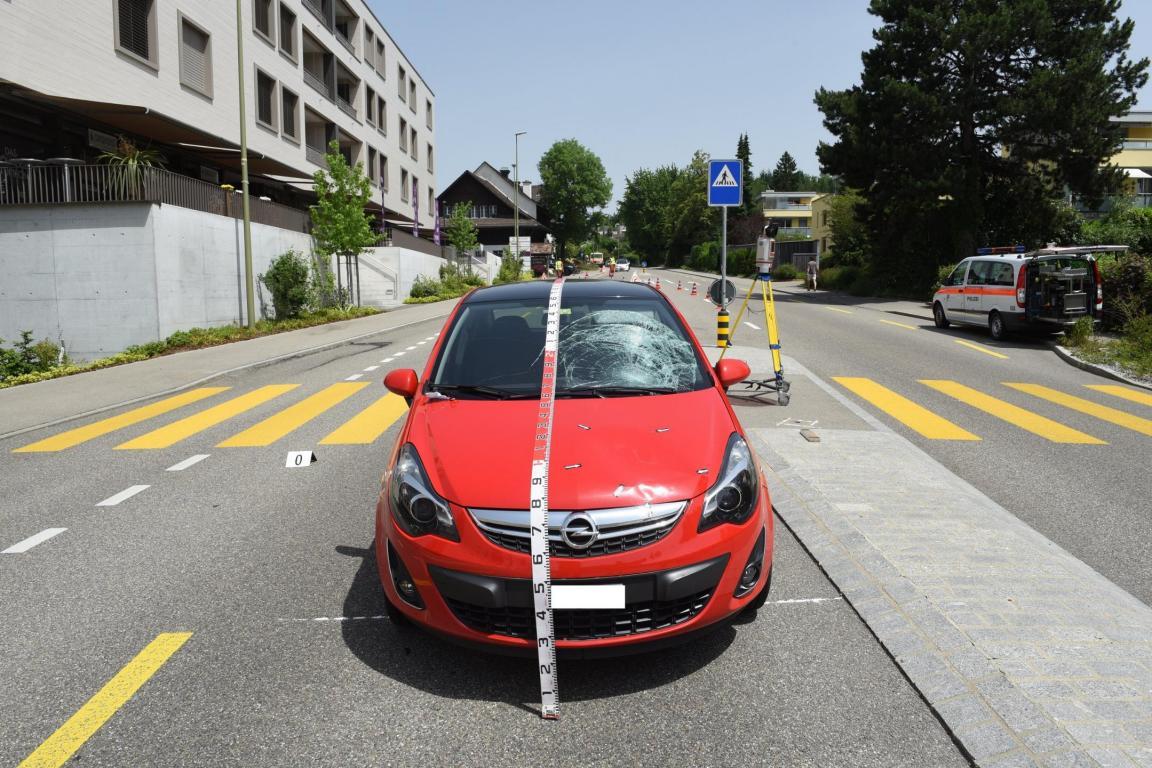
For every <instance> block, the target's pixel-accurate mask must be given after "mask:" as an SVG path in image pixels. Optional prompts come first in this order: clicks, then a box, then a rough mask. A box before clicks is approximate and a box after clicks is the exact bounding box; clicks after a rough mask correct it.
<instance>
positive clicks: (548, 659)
mask: <svg viewBox="0 0 1152 768" xmlns="http://www.w3.org/2000/svg"><path fill="white" fill-rule="evenodd" d="M563 288H564V278H563V277H560V278H558V279H557V280H556V282H554V283H553V284H552V290H551V292H550V293H549V294H548V319H547V325H546V327H545V333H544V376H543V379H542V380H541V382H540V406H539V409H538V410H537V412H536V439H535V440H534V441H533V443H532V490H531V494H530V496H529V499H530V500H531V501H530V504H531V506H530V510H531V528H532V530H531V541H532V609H533V611H534V612H535V615H536V662H537V667H538V669H539V671H540V716H541V717H543V718H544V719H545V720H559V719H560V693H559V689H558V687H557V684H556V632H555V629H554V628H553V626H552V554H551V551H550V549H549V546H548V463H549V461H550V459H551V456H552V415H553V413H554V411H555V404H556V353H557V350H558V349H559V347H560V292H561V290H563Z"/></svg>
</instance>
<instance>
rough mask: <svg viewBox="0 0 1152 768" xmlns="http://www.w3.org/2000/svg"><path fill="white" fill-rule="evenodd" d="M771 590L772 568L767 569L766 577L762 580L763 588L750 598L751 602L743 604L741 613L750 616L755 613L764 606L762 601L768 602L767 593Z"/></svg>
mask: <svg viewBox="0 0 1152 768" xmlns="http://www.w3.org/2000/svg"><path fill="white" fill-rule="evenodd" d="M771 591H772V569H771V568H769V569H768V578H766V579H765V580H764V589H762V590H760V594H758V595H756V597H754V598H752V602H750V603H748V605H746V606H744V610H742V611H741V613H742V614H744V615H746V616H750V615H752V614H755V613H756V611H758V610H760V609H761V608H763V607H764V603H766V602H768V593H769V592H771Z"/></svg>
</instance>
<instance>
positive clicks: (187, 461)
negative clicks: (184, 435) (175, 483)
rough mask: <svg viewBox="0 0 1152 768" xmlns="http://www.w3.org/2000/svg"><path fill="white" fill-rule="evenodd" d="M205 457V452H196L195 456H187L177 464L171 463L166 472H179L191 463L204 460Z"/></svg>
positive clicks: (206, 455)
mask: <svg viewBox="0 0 1152 768" xmlns="http://www.w3.org/2000/svg"><path fill="white" fill-rule="evenodd" d="M206 458H208V454H207V453H198V454H196V455H195V456H189V457H188V458H187V459H184V461H182V462H180V463H179V464H173V465H172V466H170V467H168V469H167V471H168V472H181V471H183V470H185V469H188V467H190V466H192V465H193V464H199V463H200V462H202V461H204V459H206Z"/></svg>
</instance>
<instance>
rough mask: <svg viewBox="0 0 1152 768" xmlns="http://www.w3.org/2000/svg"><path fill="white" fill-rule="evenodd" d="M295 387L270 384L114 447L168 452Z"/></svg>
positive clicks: (124, 449)
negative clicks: (193, 436) (177, 444)
mask: <svg viewBox="0 0 1152 768" xmlns="http://www.w3.org/2000/svg"><path fill="white" fill-rule="evenodd" d="M298 386H300V385H299V384H270V385H268V386H266V387H260V388H259V389H255V390H253V391H251V392H248V393H247V394H243V395H240V396H239V397H234V398H232V399H231V400H229V401H227V402H225V403H220V405H217V406H214V407H212V408H209V409H208V410H206V411H201V412H200V413H194V414H192V415H191V416H189V417H187V418H184V419H180V421H176V422H173V423H171V424H169V425H167V426H165V427H160V429H156V430H153V431H151V432H149V433H148V434H146V435H141V436H140V437H138V438H136V439H135V440H129V441H128V442H126V443H122V444H120V445H118V446H116V450H118V451H130V450H153V449H156V448H168V447H169V446H172V445H175V444H176V443H178V442H180V441H181V440H184V439H186V438H189V437H191V436H192V435H195V434H197V433H199V432H203V431H204V430H206V429H208V428H210V427H214V426H216V425H217V424H220V423H222V422H225V421H227V420H228V419H230V418H232V417H233V416H238V415H239V414H241V413H244V412H245V411H249V410H252V409H253V408H255V407H256V406H258V405H262V404H264V403H266V402H268V401H269V400H271V399H272V398H274V397H279V396H280V395H282V394H284V393H285V392H291V391H292V390H294V389H296V388H297V387H298Z"/></svg>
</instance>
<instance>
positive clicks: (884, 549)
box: [751, 429, 1152, 768]
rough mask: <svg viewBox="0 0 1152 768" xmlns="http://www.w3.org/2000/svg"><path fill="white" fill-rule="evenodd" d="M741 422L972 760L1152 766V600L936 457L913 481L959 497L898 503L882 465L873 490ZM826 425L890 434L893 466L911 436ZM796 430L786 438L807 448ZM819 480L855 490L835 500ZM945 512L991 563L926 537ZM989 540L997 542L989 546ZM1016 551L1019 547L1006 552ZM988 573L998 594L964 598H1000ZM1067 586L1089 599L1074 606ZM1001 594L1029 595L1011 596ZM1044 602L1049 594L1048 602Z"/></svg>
mask: <svg viewBox="0 0 1152 768" xmlns="http://www.w3.org/2000/svg"><path fill="white" fill-rule="evenodd" d="M751 436H752V438H753V441H754V443H755V445H756V448H757V451H758V453H759V454H760V458H761V460H762V461H763V462H764V463H765V464H766V465H767V466H766V470H767V472H768V477H769V485H770V487H771V489H772V497H773V505H774V507H775V508H776V511H777V513H778V514H779V516H780V518H781V519H782V520H783V521H784V522H785V524H786V525H787V526H788V527H789V528H790V529H791V530H792V532H793V533H794V534H796V536H797V538H798V539H799V540H800V542H801V543H802V544H803V546H804V547H805V548H806V549H807V550H808V552H809V553H810V554H811V555H812V557H813V558H814V559H815V560H816V562H817V563H818V564H819V565H820V567H821V568H822V569H824V571H825V572H826V573H827V574H828V576H829V578H830V579H831V580H832V582H833V583H834V584H835V585H836V586H837V588H838V589H839V590H840V591H841V592H842V593H843V595H844V597H845V599H846V600H847V601H848V602H849V604H850V605H851V606H852V607H853V608H854V610H855V611H856V612H857V613H858V614H859V615H860V617H861V619H862V620H863V621H864V622H865V623H866V625H867V626H868V627H869V629H870V630H871V631H872V632H873V634H874V635H875V636H876V638H877V639H878V640H879V641H880V643H881V644H882V645H883V646H884V648H885V649H886V650H887V651H888V653H889V654H890V655H891V656H892V658H893V659H894V660H895V662H896V663H897V664H898V666H899V667H900V668H901V670H902V671H903V672H904V674H905V675H906V676H907V678H908V679H909V680H910V681H911V683H912V684H913V685H914V686H915V687H916V689H917V690H918V691H919V692H920V693H921V695H922V696H923V697H924V699H925V701H926V702H927V703H928V704H929V705H930V706H931V707H932V709H933V711H934V712H935V713H936V715H937V716H938V717H939V718H940V720H941V721H942V722H943V723H944V725H945V726H946V727H947V728H948V730H949V732H950V733H951V734H952V735H953V737H954V738H955V740H956V741H957V743H958V744H959V745H960V746H961V747H962V749H963V750H964V752H965V753H966V754H967V755H968V756H969V757H970V758H971V759H972V760H973V761H974V762H975V763H976V764H977V765H980V766H989V767H994V768H1007V767H1008V766H1035V767H1037V768H1039V767H1040V766H1044V767H1048V766H1052V767H1053V768H1055V766H1065V765H1070V766H1080V765H1083V766H1113V765H1115V766H1152V705H1149V701H1152V610H1149V609H1148V607H1147V606H1145V605H1144V604H1143V603H1141V602H1140V601H1138V600H1136V598H1134V597H1132V596H1131V595H1128V593H1126V592H1123V590H1120V589H1119V588H1118V587H1116V586H1115V585H1112V584H1111V583H1110V582H1107V580H1105V579H1104V578H1103V577H1102V576H1100V575H1099V574H1097V573H1096V572H1095V571H1093V570H1092V569H1091V568H1089V567H1088V566H1087V565H1085V564H1083V563H1082V562H1080V561H1079V560H1077V559H1076V558H1074V557H1072V556H1071V555H1070V554H1068V553H1067V552H1064V551H1063V550H1062V549H1060V548H1059V547H1057V546H1056V545H1054V544H1052V543H1051V542H1049V541H1048V540H1047V539H1045V538H1044V537H1042V536H1040V534H1038V533H1036V532H1035V531H1033V530H1032V529H1031V528H1028V526H1026V525H1024V524H1023V523H1021V522H1020V521H1019V520H1017V519H1016V518H1014V517H1012V516H1011V515H1010V514H1009V513H1008V512H1007V511H1005V510H1003V508H1001V507H999V506H998V505H996V504H995V502H992V501H991V500H990V499H987V497H984V496H983V495H982V494H980V493H979V492H978V491H976V489H974V488H971V487H970V486H968V487H967V489H965V486H967V484H966V483H964V482H963V481H961V480H960V479H959V478H955V476H954V475H953V476H951V479H946V478H944V476H943V475H942V474H941V475H940V476H939V477H932V476H931V475H933V473H936V472H938V473H946V472H947V470H945V469H944V468H943V467H940V466H939V465H935V467H931V466H929V464H928V463H929V462H930V463H931V464H935V462H934V461H933V460H931V459H930V457H927V455H926V454H925V455H924V456H923V459H925V460H926V463H925V464H924V466H923V467H920V466H917V467H916V468H917V469H919V470H921V473H920V476H919V477H918V478H917V480H916V483H919V484H921V485H923V484H925V483H926V484H928V485H929V486H931V487H937V490H938V491H940V492H942V493H940V494H939V495H942V496H944V497H945V498H947V497H948V496H949V495H951V496H952V497H953V498H954V499H955V501H956V503H955V504H954V505H953V506H952V508H951V509H950V510H949V514H948V515H944V516H942V517H941V516H939V515H937V516H936V518H934V517H933V512H932V511H926V512H924V513H920V512H919V511H918V508H917V506H916V503H915V502H912V503H910V504H907V505H905V506H903V507H901V506H900V502H899V501H898V500H897V499H898V498H899V496H900V495H902V494H899V489H897V488H893V487H892V486H893V477H894V476H893V475H887V476H879V477H877V478H876V480H875V483H874V484H873V488H874V493H872V494H869V493H867V490H866V489H867V486H868V480H867V478H865V477H863V475H858V476H857V477H845V475H850V474H851V470H850V469H849V470H848V471H847V472H845V471H844V467H843V466H841V467H840V468H839V469H838V470H837V471H835V472H828V470H819V469H815V468H814V467H815V464H811V463H807V462H809V461H814V460H812V459H804V460H802V461H801V462H800V464H798V465H797V464H796V463H795V462H794V461H790V460H789V459H788V458H786V457H785V456H783V455H781V453H779V452H778V451H777V450H776V449H775V448H774V447H773V445H772V444H770V443H773V444H776V445H782V444H788V445H790V443H783V442H782V441H786V440H787V439H788V438H789V437H791V434H789V433H788V431H787V430H770V429H760V430H752V433H751ZM823 437H824V442H823V443H821V444H817V445H823V446H827V445H828V442H829V440H831V442H832V444H833V445H835V444H836V443H837V440H838V437H839V438H842V441H843V443H842V444H843V445H845V446H848V447H849V448H851V449H860V450H861V452H863V450H864V449H867V450H870V453H871V455H872V457H873V463H874V464H875V463H876V462H879V461H881V460H880V459H879V458H877V457H879V456H881V455H882V454H883V453H884V451H885V450H886V447H887V448H891V449H892V456H891V458H893V459H903V460H904V462H903V463H902V464H901V467H902V468H907V467H909V466H910V465H911V464H913V463H915V459H916V458H917V457H915V456H914V452H919V449H918V448H915V447H914V446H912V445H911V444H905V441H903V440H902V438H899V436H896V435H894V434H885V433H877V432H866V433H859V432H857V433H855V436H849V435H847V434H844V435H842V436H838V435H836V434H835V433H831V434H830V433H827V432H826V433H823ZM796 440H797V443H796V449H795V450H796V451H811V450H812V446H811V445H810V444H807V443H803V445H801V443H802V442H803V441H800V440H799V438H798V437H797V438H796ZM854 441H855V442H854ZM857 443H859V445H857ZM788 450H789V453H790V454H793V453H795V452H794V451H792V449H791V448H789V449H788ZM815 450H824V449H821V448H817V449H815ZM796 455H798V456H799V455H801V454H796ZM821 461H823V459H821ZM853 464H855V462H853ZM928 470H931V471H928ZM821 471H824V472H826V474H825V475H824V476H819V477H817V476H818V475H820V472H821ZM948 474H949V475H951V473H948ZM814 477H817V479H816V480H813V478H814ZM909 485H913V483H911V482H910V483H909ZM818 486H823V487H818ZM938 486H946V489H945V487H938ZM829 488H831V489H832V492H833V493H834V494H838V495H839V498H840V499H848V498H853V499H855V501H850V502H849V501H841V502H840V503H835V502H834V500H833V498H830V497H829V496H828V489H829ZM862 489H863V491H864V492H861V491H862ZM919 490H921V491H924V490H926V489H925V488H920V489H919ZM945 491H946V492H945ZM916 492H917V489H915V488H913V489H911V490H909V491H908V492H907V493H909V494H915V493H916ZM961 494H962V495H961ZM889 500H897V501H895V502H894V503H888V501H889ZM953 516H954V517H955V519H956V520H958V521H959V522H958V523H957V525H956V527H955V529H954V530H955V532H956V533H957V534H958V535H959V534H961V533H963V532H965V531H966V530H968V529H970V532H974V533H975V534H976V535H975V536H974V538H975V539H977V540H975V541H973V542H972V544H973V545H974V549H975V548H978V547H979V545H983V550H984V551H986V552H987V553H988V554H987V555H986V556H983V560H986V561H987V568H988V571H989V573H980V572H979V571H975V570H973V571H971V573H972V575H971V577H967V578H966V577H964V576H962V575H957V574H962V573H967V572H968V571H967V570H965V568H967V567H968V564H967V563H964V564H962V565H963V567H961V566H958V565H957V555H956V553H957V552H958V551H961V552H964V553H965V554H964V557H965V558H968V559H971V560H972V561H974V563H976V564H977V565H978V564H979V563H980V562H982V556H981V555H980V553H979V552H968V551H967V548H966V547H960V548H958V547H957V544H956V541H955V540H954V539H953V538H952V537H940V538H937V539H934V538H933V536H934V533H933V526H934V525H935V526H938V525H939V524H940V521H941V520H942V519H943V520H944V521H945V524H947V523H949V522H951V520H950V519H949V518H951V517H953ZM965 518H967V519H965ZM980 539H982V540H980ZM997 542H1000V543H1001V544H1002V548H1003V550H1004V552H1003V553H997V552H994V551H993V548H994V547H995V546H996V544H997ZM1021 554H1023V555H1026V556H1027V560H1026V562H1016V561H1015V560H1014V558H1018V557H1019V556H1020V555H1021ZM910 564H913V565H915V566H916V567H912V566H911V565H910ZM998 569H999V571H998V572H1000V573H1002V574H1003V575H1004V578H1003V585H1002V587H997V586H995V584H998V583H999V582H998V581H997V578H998V577H996V578H994V577H993V575H995V574H994V572H997V570H998ZM1033 569H1039V570H1040V573H1039V575H1038V576H1036V577H1035V578H1034V577H1033V575H1032V572H1033ZM950 571H951V573H950ZM990 574H993V575H990ZM998 589H999V590H1000V591H1001V592H1002V595H1003V594H1006V595H1009V596H1008V597H1007V598H1006V599H1007V600H1008V601H1009V602H1008V603H1003V604H1002V607H999V608H995V609H993V610H991V611H990V610H986V609H984V608H983V607H981V608H976V607H973V606H987V605H989V604H992V603H994V602H997V601H1000V600H1001V598H1002V595H994V594H990V593H991V592H995V591H997V590H998ZM1069 595H1072V596H1080V597H1079V598H1078V599H1079V600H1080V601H1084V602H1088V603H1091V605H1092V608H1089V609H1084V618H1083V620H1082V621H1081V620H1080V619H1079V618H1076V617H1078V616H1079V614H1078V613H1075V611H1077V610H1078V603H1077V597H1071V598H1070V597H1069ZM1012 596H1015V600H1016V601H1017V602H1016V604H1017V605H1020V606H1021V607H1022V608H1025V607H1026V608H1028V609H1030V610H1028V611H1024V610H1017V609H1016V608H1008V607H1007V606H1008V605H1009V604H1010V603H1011V601H1012V600H1013V597H1012ZM1050 603H1051V604H1053V605H1055V604H1057V603H1059V606H1060V607H1059V608H1053V609H1052V610H1050V611H1045V610H1044V608H1043V606H1045V605H1048V604H1050ZM1049 638H1050V639H1049Z"/></svg>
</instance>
